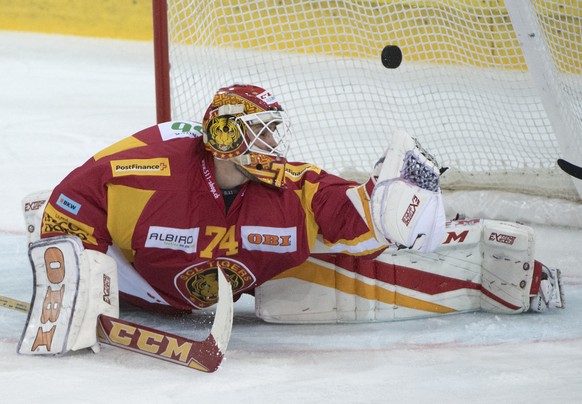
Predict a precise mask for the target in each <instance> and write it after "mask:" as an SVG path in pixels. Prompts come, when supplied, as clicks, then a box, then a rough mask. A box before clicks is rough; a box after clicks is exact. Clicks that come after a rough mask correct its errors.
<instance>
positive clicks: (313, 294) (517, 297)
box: [255, 220, 564, 323]
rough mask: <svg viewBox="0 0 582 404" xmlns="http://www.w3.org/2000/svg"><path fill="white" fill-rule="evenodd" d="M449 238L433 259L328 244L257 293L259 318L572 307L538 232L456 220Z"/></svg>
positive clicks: (375, 317) (347, 318)
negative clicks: (544, 260) (538, 247)
mask: <svg viewBox="0 0 582 404" xmlns="http://www.w3.org/2000/svg"><path fill="white" fill-rule="evenodd" d="M442 240H443V241H442V243H441V245H440V247H439V248H438V249H437V250H436V251H435V252H434V253H431V254H421V253H418V252H416V251H414V250H398V251H395V249H388V250H386V251H385V252H384V253H383V254H382V255H380V256H379V257H378V258H377V259H376V260H363V259H358V258H354V257H349V256H345V255H336V254H331V253H329V251H326V250H325V247H324V246H323V244H321V245H320V248H319V250H318V252H317V253H316V254H313V255H312V256H311V257H310V259H309V260H308V261H307V262H306V263H304V264H303V265H301V266H299V267H297V268H294V269H291V270H289V271H287V272H285V273H283V274H282V275H280V276H278V277H277V278H275V279H273V280H271V281H268V282H266V283H265V284H263V285H261V286H260V287H258V288H257V289H256V290H255V305H256V306H255V310H256V314H257V316H258V317H260V318H261V319H263V320H265V321H267V322H274V323H334V322H370V321H392V320H403V319H412V318H422V317H432V316H438V315H443V314H449V313H460V312H471V311H479V310H482V311H487V312H494V313H508V314H512V313H523V312H527V311H528V310H530V311H544V310H545V309H547V308H553V307H564V302H563V296H562V294H561V291H562V289H561V284H560V278H559V276H560V273H559V271H558V270H553V269H550V268H548V267H546V266H544V265H543V264H541V263H540V262H538V261H536V260H535V259H534V247H535V242H534V233H533V230H532V229H531V228H529V227H527V226H523V225H519V224H516V223H508V222H501V221H494V220H468V221H464V220H461V221H452V222H450V223H447V226H446V235H445V236H444V237H443V239H442Z"/></svg>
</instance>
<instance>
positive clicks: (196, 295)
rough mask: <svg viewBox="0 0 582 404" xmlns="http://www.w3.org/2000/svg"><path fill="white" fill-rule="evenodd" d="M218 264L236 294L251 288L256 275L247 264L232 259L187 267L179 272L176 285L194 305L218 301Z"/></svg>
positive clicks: (207, 304) (205, 304)
mask: <svg viewBox="0 0 582 404" xmlns="http://www.w3.org/2000/svg"><path fill="white" fill-rule="evenodd" d="M218 266H220V268H222V270H223V272H224V273H225V275H226V277H227V278H228V280H229V282H230V285H231V287H232V292H233V293H234V294H237V293H240V292H242V291H244V290H246V289H248V288H250V287H251V286H252V285H253V284H254V282H255V276H254V275H253V274H252V272H250V271H249V270H248V269H247V268H246V266H244V265H243V264H242V263H239V262H237V261H234V260H230V259H218V260H213V261H208V262H205V263H203V264H199V265H195V266H192V267H188V268H186V269H185V270H184V271H183V272H182V273H180V274H178V276H177V277H176V280H175V284H176V287H177V288H178V290H179V291H180V293H181V294H182V296H183V297H184V298H186V299H187V300H188V301H189V302H190V303H191V304H192V305H194V306H195V307H197V308H199V309H203V308H206V307H210V306H212V305H214V304H215V303H216V302H217V301H218V272H217V271H218Z"/></svg>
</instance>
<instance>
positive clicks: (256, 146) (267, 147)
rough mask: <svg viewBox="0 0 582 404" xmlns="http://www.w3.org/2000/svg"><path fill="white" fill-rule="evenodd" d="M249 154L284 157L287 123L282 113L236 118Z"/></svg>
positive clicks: (286, 146)
mask: <svg viewBox="0 0 582 404" xmlns="http://www.w3.org/2000/svg"><path fill="white" fill-rule="evenodd" d="M236 121H237V122H238V123H239V124H238V125H237V126H238V127H239V128H240V129H241V130H242V135H243V138H244V142H245V145H246V149H247V150H248V151H249V152H254V153H260V154H265V155H268V156H275V157H285V156H286V154H287V151H288V150H289V134H290V131H289V121H288V120H287V119H286V116H285V114H284V112H283V111H264V112H257V113H254V114H248V115H242V116H239V117H237V118H236Z"/></svg>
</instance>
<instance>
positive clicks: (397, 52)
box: [382, 45, 402, 69]
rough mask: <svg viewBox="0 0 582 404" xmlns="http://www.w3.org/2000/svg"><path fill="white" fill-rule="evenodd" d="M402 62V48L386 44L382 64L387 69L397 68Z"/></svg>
mask: <svg viewBox="0 0 582 404" xmlns="http://www.w3.org/2000/svg"><path fill="white" fill-rule="evenodd" d="M400 63H402V50H401V49H400V48H399V47H398V46H396V45H386V46H385V47H384V49H382V65H383V66H384V67H385V68H387V69H396V68H397V67H398V66H400Z"/></svg>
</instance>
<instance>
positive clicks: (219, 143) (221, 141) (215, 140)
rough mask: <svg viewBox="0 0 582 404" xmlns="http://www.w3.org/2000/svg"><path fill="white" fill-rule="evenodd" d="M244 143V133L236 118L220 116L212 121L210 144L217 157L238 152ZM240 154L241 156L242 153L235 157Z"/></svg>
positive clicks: (209, 127)
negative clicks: (221, 154)
mask: <svg viewBox="0 0 582 404" xmlns="http://www.w3.org/2000/svg"><path fill="white" fill-rule="evenodd" d="M242 143H243V137H242V133H241V131H240V129H239V126H238V124H237V123H236V121H235V117H234V116H232V115H224V116H219V117H216V118H213V119H212V120H211V121H210V123H209V125H208V144H209V145H210V146H211V147H212V149H213V150H215V151H216V153H215V155H220V153H233V152H236V151H238V149H239V148H240V146H241V144H242ZM238 154H240V151H239V152H238V153H235V154H234V155H238Z"/></svg>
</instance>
